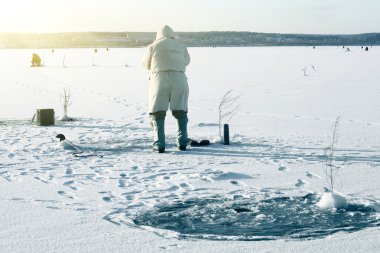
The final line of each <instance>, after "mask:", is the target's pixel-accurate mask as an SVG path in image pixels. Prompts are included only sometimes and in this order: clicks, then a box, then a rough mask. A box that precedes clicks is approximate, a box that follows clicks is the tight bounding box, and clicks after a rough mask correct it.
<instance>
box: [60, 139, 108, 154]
mask: <svg viewBox="0 0 380 253" xmlns="http://www.w3.org/2000/svg"><path fill="white" fill-rule="evenodd" d="M55 138H58V139H59V144H60V145H61V147H62V148H64V149H67V150H74V151H76V152H74V154H73V155H74V156H75V157H88V156H97V157H100V158H103V155H101V154H98V153H96V152H91V153H88V152H87V153H84V152H83V150H81V149H80V148H79V147H78V146H76V145H74V144H73V143H72V142H71V141H68V140H66V137H65V136H64V135H63V134H58V135H57V136H56V137H55Z"/></svg>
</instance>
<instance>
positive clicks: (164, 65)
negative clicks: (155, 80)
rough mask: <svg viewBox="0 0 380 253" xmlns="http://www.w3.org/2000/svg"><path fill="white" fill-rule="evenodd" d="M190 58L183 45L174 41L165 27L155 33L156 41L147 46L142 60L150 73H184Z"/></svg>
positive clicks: (171, 33)
mask: <svg viewBox="0 0 380 253" xmlns="http://www.w3.org/2000/svg"><path fill="white" fill-rule="evenodd" d="M189 63H190V56H189V53H188V52H187V48H186V46H185V45H183V44H182V43H180V42H179V41H178V40H176V39H175V33H174V31H173V30H172V29H171V28H170V27H169V26H167V25H165V26H164V27H162V28H161V30H160V31H158V32H157V36H156V40H155V41H154V42H153V43H152V44H150V45H149V46H148V52H147V54H146V56H145V58H144V60H143V65H144V67H145V68H147V69H148V70H150V72H151V73H158V72H162V71H180V72H185V70H186V66H187V65H189Z"/></svg>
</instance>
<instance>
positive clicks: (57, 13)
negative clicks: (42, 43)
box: [0, 0, 64, 33]
mask: <svg viewBox="0 0 380 253" xmlns="http://www.w3.org/2000/svg"><path fill="white" fill-rule="evenodd" d="M52 2H53V1H51V2H49V1H45V0H38V1H29V0H24V1H23V0H14V1H6V3H2V5H1V8H0V32H16V33H17V32H54V31H56V30H57V29H62V28H64V27H62V20H60V19H59V18H60V17H61V16H62V12H63V11H64V9H62V8H61V7H60V6H59V5H58V4H57V2H55V4H54V3H52Z"/></svg>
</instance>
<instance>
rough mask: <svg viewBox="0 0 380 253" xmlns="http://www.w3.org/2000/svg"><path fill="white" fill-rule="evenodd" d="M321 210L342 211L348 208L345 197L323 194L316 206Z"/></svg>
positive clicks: (329, 193)
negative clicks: (341, 209)
mask: <svg viewBox="0 0 380 253" xmlns="http://www.w3.org/2000/svg"><path fill="white" fill-rule="evenodd" d="M316 205H317V206H318V207H319V208H323V209H333V208H336V209H340V208H344V207H345V206H347V200H346V198H345V197H343V196H341V195H338V194H336V193H331V192H325V193H323V194H322V197H321V199H320V200H319V201H318V203H317V204H316Z"/></svg>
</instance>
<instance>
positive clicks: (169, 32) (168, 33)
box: [156, 25, 175, 40]
mask: <svg viewBox="0 0 380 253" xmlns="http://www.w3.org/2000/svg"><path fill="white" fill-rule="evenodd" d="M163 38H172V39H174V38H175V33H174V31H173V29H171V28H170V27H169V26H167V25H165V26H163V27H162V28H161V29H160V30H159V31H158V32H157V35H156V40H160V39H163Z"/></svg>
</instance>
